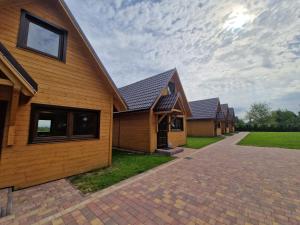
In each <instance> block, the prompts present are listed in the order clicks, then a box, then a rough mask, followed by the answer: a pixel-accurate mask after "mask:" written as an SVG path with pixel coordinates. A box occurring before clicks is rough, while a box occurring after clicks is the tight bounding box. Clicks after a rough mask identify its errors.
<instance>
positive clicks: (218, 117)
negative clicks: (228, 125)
mask: <svg viewBox="0 0 300 225" xmlns="http://www.w3.org/2000/svg"><path fill="white" fill-rule="evenodd" d="M217 120H219V121H223V120H225V116H224V113H223V112H222V111H219V112H218V113H217Z"/></svg>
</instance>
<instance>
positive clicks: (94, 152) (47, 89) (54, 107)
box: [0, 0, 127, 188]
mask: <svg viewBox="0 0 300 225" xmlns="http://www.w3.org/2000/svg"><path fill="white" fill-rule="evenodd" d="M0 30H1V32H0V188H4V187H15V188H23V187H27V186H31V185H35V184H40V183H43V182H47V181H50V180H55V179H59V178H62V177H66V176H71V175H74V174H78V173H82V172H85V171H89V170H92V169H96V168H100V167H106V166H109V165H110V164H111V156H112V154H111V149H112V127H113V109H114V110H115V111H118V110H119V111H124V110H126V109H127V106H126V103H125V101H124V100H123V98H122V96H121V94H120V93H119V90H118V89H117V88H116V86H115V84H114V82H113V81H112V80H111V78H110V76H109V74H108V73H107V71H106V70H105V68H104V66H103V65H102V63H101V61H100V59H99V58H98V57H97V55H96V53H95V52H94V50H93V49H92V47H91V45H90V44H89V42H88V40H87V38H86V37H85V35H84V34H83V32H82V31H81V29H80V27H79V26H78V24H77V23H76V21H75V19H74V17H73V16H72V14H71V12H70V10H69V9H68V7H67V6H66V4H65V3H64V1H63V0H44V1H37V0H26V1H25V0H19V1H9V0H0Z"/></svg>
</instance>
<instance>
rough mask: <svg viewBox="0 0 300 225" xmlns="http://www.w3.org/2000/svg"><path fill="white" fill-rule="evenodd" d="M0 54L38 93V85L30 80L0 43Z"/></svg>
mask: <svg viewBox="0 0 300 225" xmlns="http://www.w3.org/2000/svg"><path fill="white" fill-rule="evenodd" d="M0 52H1V53H2V54H3V55H4V56H5V58H7V60H8V61H9V62H10V63H11V64H12V65H13V67H14V68H15V69H16V70H17V71H18V72H19V73H20V74H21V75H22V77H23V78H24V79H25V80H26V81H27V82H28V83H29V84H30V85H31V87H32V88H33V89H34V91H36V92H37V91H38V84H37V83H36V82H35V81H34V80H33V79H32V78H31V76H30V75H29V74H28V73H27V72H26V70H25V69H24V68H23V67H22V66H21V65H20V64H19V63H18V61H17V60H16V59H15V58H14V57H13V56H12V55H11V54H10V52H9V51H8V50H7V49H6V48H5V46H4V45H3V44H2V43H1V41H0Z"/></svg>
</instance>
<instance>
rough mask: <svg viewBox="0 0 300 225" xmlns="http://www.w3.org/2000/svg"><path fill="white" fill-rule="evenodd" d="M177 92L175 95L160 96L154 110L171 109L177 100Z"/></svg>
mask: <svg viewBox="0 0 300 225" xmlns="http://www.w3.org/2000/svg"><path fill="white" fill-rule="evenodd" d="M178 97H179V96H178V94H177V95H166V96H162V97H161V98H160V99H159V100H158V102H157V104H156V106H155V108H154V111H155V112H167V111H171V110H172V109H173V107H174V106H175V104H176V102H177V100H178Z"/></svg>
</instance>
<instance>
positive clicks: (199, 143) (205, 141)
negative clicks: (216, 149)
mask: <svg viewBox="0 0 300 225" xmlns="http://www.w3.org/2000/svg"><path fill="white" fill-rule="evenodd" d="M222 139H224V137H188V138H187V144H186V145H185V147H187V148H195V149H199V148H203V147H205V146H207V145H210V144H212V143H215V142H217V141H220V140H222Z"/></svg>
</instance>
